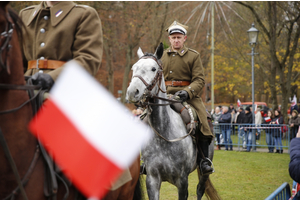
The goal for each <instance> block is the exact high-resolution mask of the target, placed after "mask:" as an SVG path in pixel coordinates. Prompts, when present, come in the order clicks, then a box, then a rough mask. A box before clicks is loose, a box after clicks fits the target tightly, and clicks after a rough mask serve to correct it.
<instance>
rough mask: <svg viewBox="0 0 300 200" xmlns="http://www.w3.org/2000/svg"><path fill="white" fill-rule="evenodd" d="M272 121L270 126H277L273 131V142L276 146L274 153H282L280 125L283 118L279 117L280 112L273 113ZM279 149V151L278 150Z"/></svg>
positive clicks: (282, 122)
mask: <svg viewBox="0 0 300 200" xmlns="http://www.w3.org/2000/svg"><path fill="white" fill-rule="evenodd" d="M274 115H275V118H274V121H272V124H278V127H279V128H278V129H275V132H274V140H275V146H276V153H283V149H282V131H281V126H280V125H281V124H284V120H283V116H282V115H281V112H280V110H275V111H274ZM279 148H280V149H279Z"/></svg>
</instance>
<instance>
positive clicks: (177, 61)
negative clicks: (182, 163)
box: [161, 21, 214, 175]
mask: <svg viewBox="0 0 300 200" xmlns="http://www.w3.org/2000/svg"><path fill="white" fill-rule="evenodd" d="M187 29H188V27H187V26H185V25H183V24H180V23H178V22H176V21H174V22H173V23H172V24H171V25H170V27H169V28H168V29H167V30H166V31H167V32H168V34H169V41H170V44H171V46H170V47H169V48H168V49H166V50H165V51H164V54H163V56H162V58H161V60H162V63H163V73H164V77H165V81H166V87H167V93H168V94H175V96H179V97H180V99H181V100H183V101H186V102H187V103H188V104H190V105H191V106H192V107H193V108H194V109H195V111H196V113H197V116H198V119H199V122H198V123H199V130H196V134H198V135H197V138H198V142H197V143H198V144H197V147H198V152H199V153H198V159H199V160H198V161H199V166H200V171H201V172H202V174H203V175H206V174H211V173H212V172H213V168H212V167H211V162H210V161H209V160H208V159H207V158H208V152H209V150H208V148H209V144H210V143H211V141H212V139H213V137H214V136H213V134H212V133H211V131H210V127H209V125H208V122H207V113H206V109H205V107H204V104H203V102H202V99H201V97H200V91H201V90H202V88H203V87H204V85H205V81H204V72H203V66H202V62H201V58H200V54H199V53H198V52H197V51H195V50H193V49H190V48H188V47H186V46H185V45H184V42H185V41H186V39H187ZM204 157H205V158H204Z"/></svg>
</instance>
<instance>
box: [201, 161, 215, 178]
mask: <svg viewBox="0 0 300 200" xmlns="http://www.w3.org/2000/svg"><path fill="white" fill-rule="evenodd" d="M204 160H208V161H209V162H210V164H211V167H212V172H211V173H206V174H203V172H202V168H201V165H202V163H203V161H204ZM199 168H200V174H201V176H204V175H209V174H212V173H214V172H215V167H214V164H213V162H212V161H211V160H210V159H209V158H205V159H201V161H200V165H199Z"/></svg>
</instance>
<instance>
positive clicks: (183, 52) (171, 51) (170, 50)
mask: <svg viewBox="0 0 300 200" xmlns="http://www.w3.org/2000/svg"><path fill="white" fill-rule="evenodd" d="M187 51H188V48H187V47H186V46H185V45H183V47H182V49H180V50H179V51H177V53H178V54H179V55H180V56H184V55H185V54H186V52H187ZM167 52H168V53H174V52H175V51H173V49H172V47H169V48H168V49H167Z"/></svg>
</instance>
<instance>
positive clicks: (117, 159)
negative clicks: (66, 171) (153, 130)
mask: <svg viewBox="0 0 300 200" xmlns="http://www.w3.org/2000/svg"><path fill="white" fill-rule="evenodd" d="M70 83H72V84H70ZM58 85H59V87H56V86H58ZM70 85H72V87H70ZM66 91H67V92H68V95H65V93H66ZM90 97H93V98H90ZM51 99H52V100H53V101H54V102H55V104H56V105H57V106H58V107H59V108H60V109H61V110H62V112H63V113H65V115H66V116H67V117H68V118H69V119H70V121H71V122H72V123H73V124H74V125H75V126H76V127H77V128H78V130H79V131H80V132H81V134H82V135H83V136H84V138H86V139H87V140H88V141H89V142H90V143H91V144H92V145H93V146H94V147H95V148H96V149H97V150H98V151H100V152H101V153H103V154H104V155H106V156H107V158H108V159H111V160H112V162H114V163H115V164H116V165H117V166H119V167H120V168H126V167H128V166H129V165H130V164H131V163H132V161H133V160H134V159H135V158H136V156H137V155H138V154H139V148H140V147H141V146H140V145H141V144H143V143H145V142H146V141H147V140H148V139H149V138H150V130H149V128H146V126H145V125H143V124H142V123H141V122H137V121H134V122H133V120H132V119H133V116H132V115H131V113H130V112H128V113H126V112H124V110H125V107H124V106H123V105H121V104H120V103H119V102H117V100H116V99H115V98H114V97H113V96H112V95H110V94H109V93H108V91H107V90H106V89H105V88H103V87H102V86H101V85H100V84H99V83H97V82H96V80H95V79H94V78H92V77H91V76H90V75H89V74H88V73H87V72H86V71H85V70H84V69H83V68H82V67H81V66H79V65H78V64H77V63H76V62H75V61H71V62H69V63H67V64H66V66H65V69H64V72H63V73H62V74H61V75H60V77H59V79H58V80H57V81H56V84H55V85H54V87H53V88H52V90H51ZM122 111H123V112H122ZM104 113H110V114H108V115H106V114H104Z"/></svg>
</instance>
